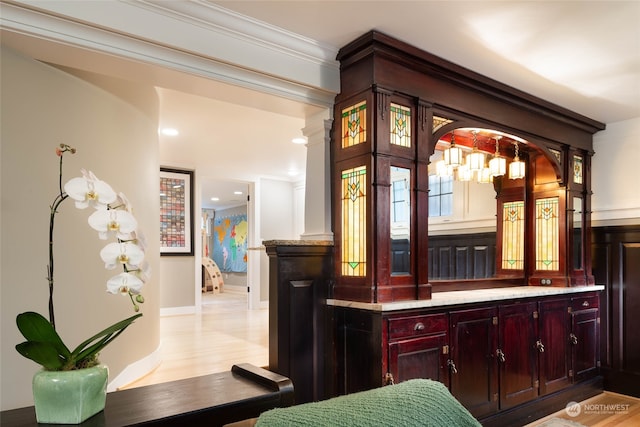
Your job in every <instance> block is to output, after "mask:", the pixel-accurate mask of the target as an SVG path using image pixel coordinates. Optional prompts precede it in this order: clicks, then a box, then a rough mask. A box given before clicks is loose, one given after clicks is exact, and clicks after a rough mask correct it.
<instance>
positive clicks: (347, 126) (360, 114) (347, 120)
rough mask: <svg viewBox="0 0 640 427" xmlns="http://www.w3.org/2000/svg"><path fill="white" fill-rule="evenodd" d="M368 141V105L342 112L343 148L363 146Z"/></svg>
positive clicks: (360, 105) (349, 108)
mask: <svg viewBox="0 0 640 427" xmlns="http://www.w3.org/2000/svg"><path fill="white" fill-rule="evenodd" d="M366 140H367V103H366V101H362V102H360V103H359V104H356V105H352V106H351V107H348V108H345V109H344V110H342V148H347V147H351V146H354V145H357V144H362V143H363V142H365V141H366Z"/></svg>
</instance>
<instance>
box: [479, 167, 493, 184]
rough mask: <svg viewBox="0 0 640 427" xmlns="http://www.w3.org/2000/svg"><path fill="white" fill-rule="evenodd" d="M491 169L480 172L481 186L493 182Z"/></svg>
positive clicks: (483, 169)
mask: <svg viewBox="0 0 640 427" xmlns="http://www.w3.org/2000/svg"><path fill="white" fill-rule="evenodd" d="M491 178H492V175H491V169H489V168H482V170H481V171H478V182H479V183H481V184H488V183H490V182H491Z"/></svg>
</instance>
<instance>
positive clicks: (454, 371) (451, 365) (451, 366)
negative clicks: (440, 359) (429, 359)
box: [447, 359, 458, 374]
mask: <svg viewBox="0 0 640 427" xmlns="http://www.w3.org/2000/svg"><path fill="white" fill-rule="evenodd" d="M447 366H448V367H449V370H450V371H451V373H452V374H457V373H458V370H457V369H456V364H455V363H453V360H451V359H449V360H447Z"/></svg>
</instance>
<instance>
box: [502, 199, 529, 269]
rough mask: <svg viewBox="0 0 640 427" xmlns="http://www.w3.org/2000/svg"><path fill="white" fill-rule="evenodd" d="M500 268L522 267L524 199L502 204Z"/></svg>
mask: <svg viewBox="0 0 640 427" xmlns="http://www.w3.org/2000/svg"><path fill="white" fill-rule="evenodd" d="M502 218H503V219H502V269H503V270H522V269H524V201H522V200H518V201H515V202H506V203H505V204H504V205H503V206H502Z"/></svg>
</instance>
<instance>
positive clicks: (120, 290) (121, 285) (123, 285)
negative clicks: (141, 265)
mask: <svg viewBox="0 0 640 427" xmlns="http://www.w3.org/2000/svg"><path fill="white" fill-rule="evenodd" d="M142 285H143V283H142V280H140V278H138V277H136V276H135V275H133V274H131V273H120V274H118V275H117V276H113V277H112V278H111V279H109V280H107V292H109V293H110V294H114V295H115V294H121V295H130V294H134V295H137V294H139V293H140V290H141V289H142Z"/></svg>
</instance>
